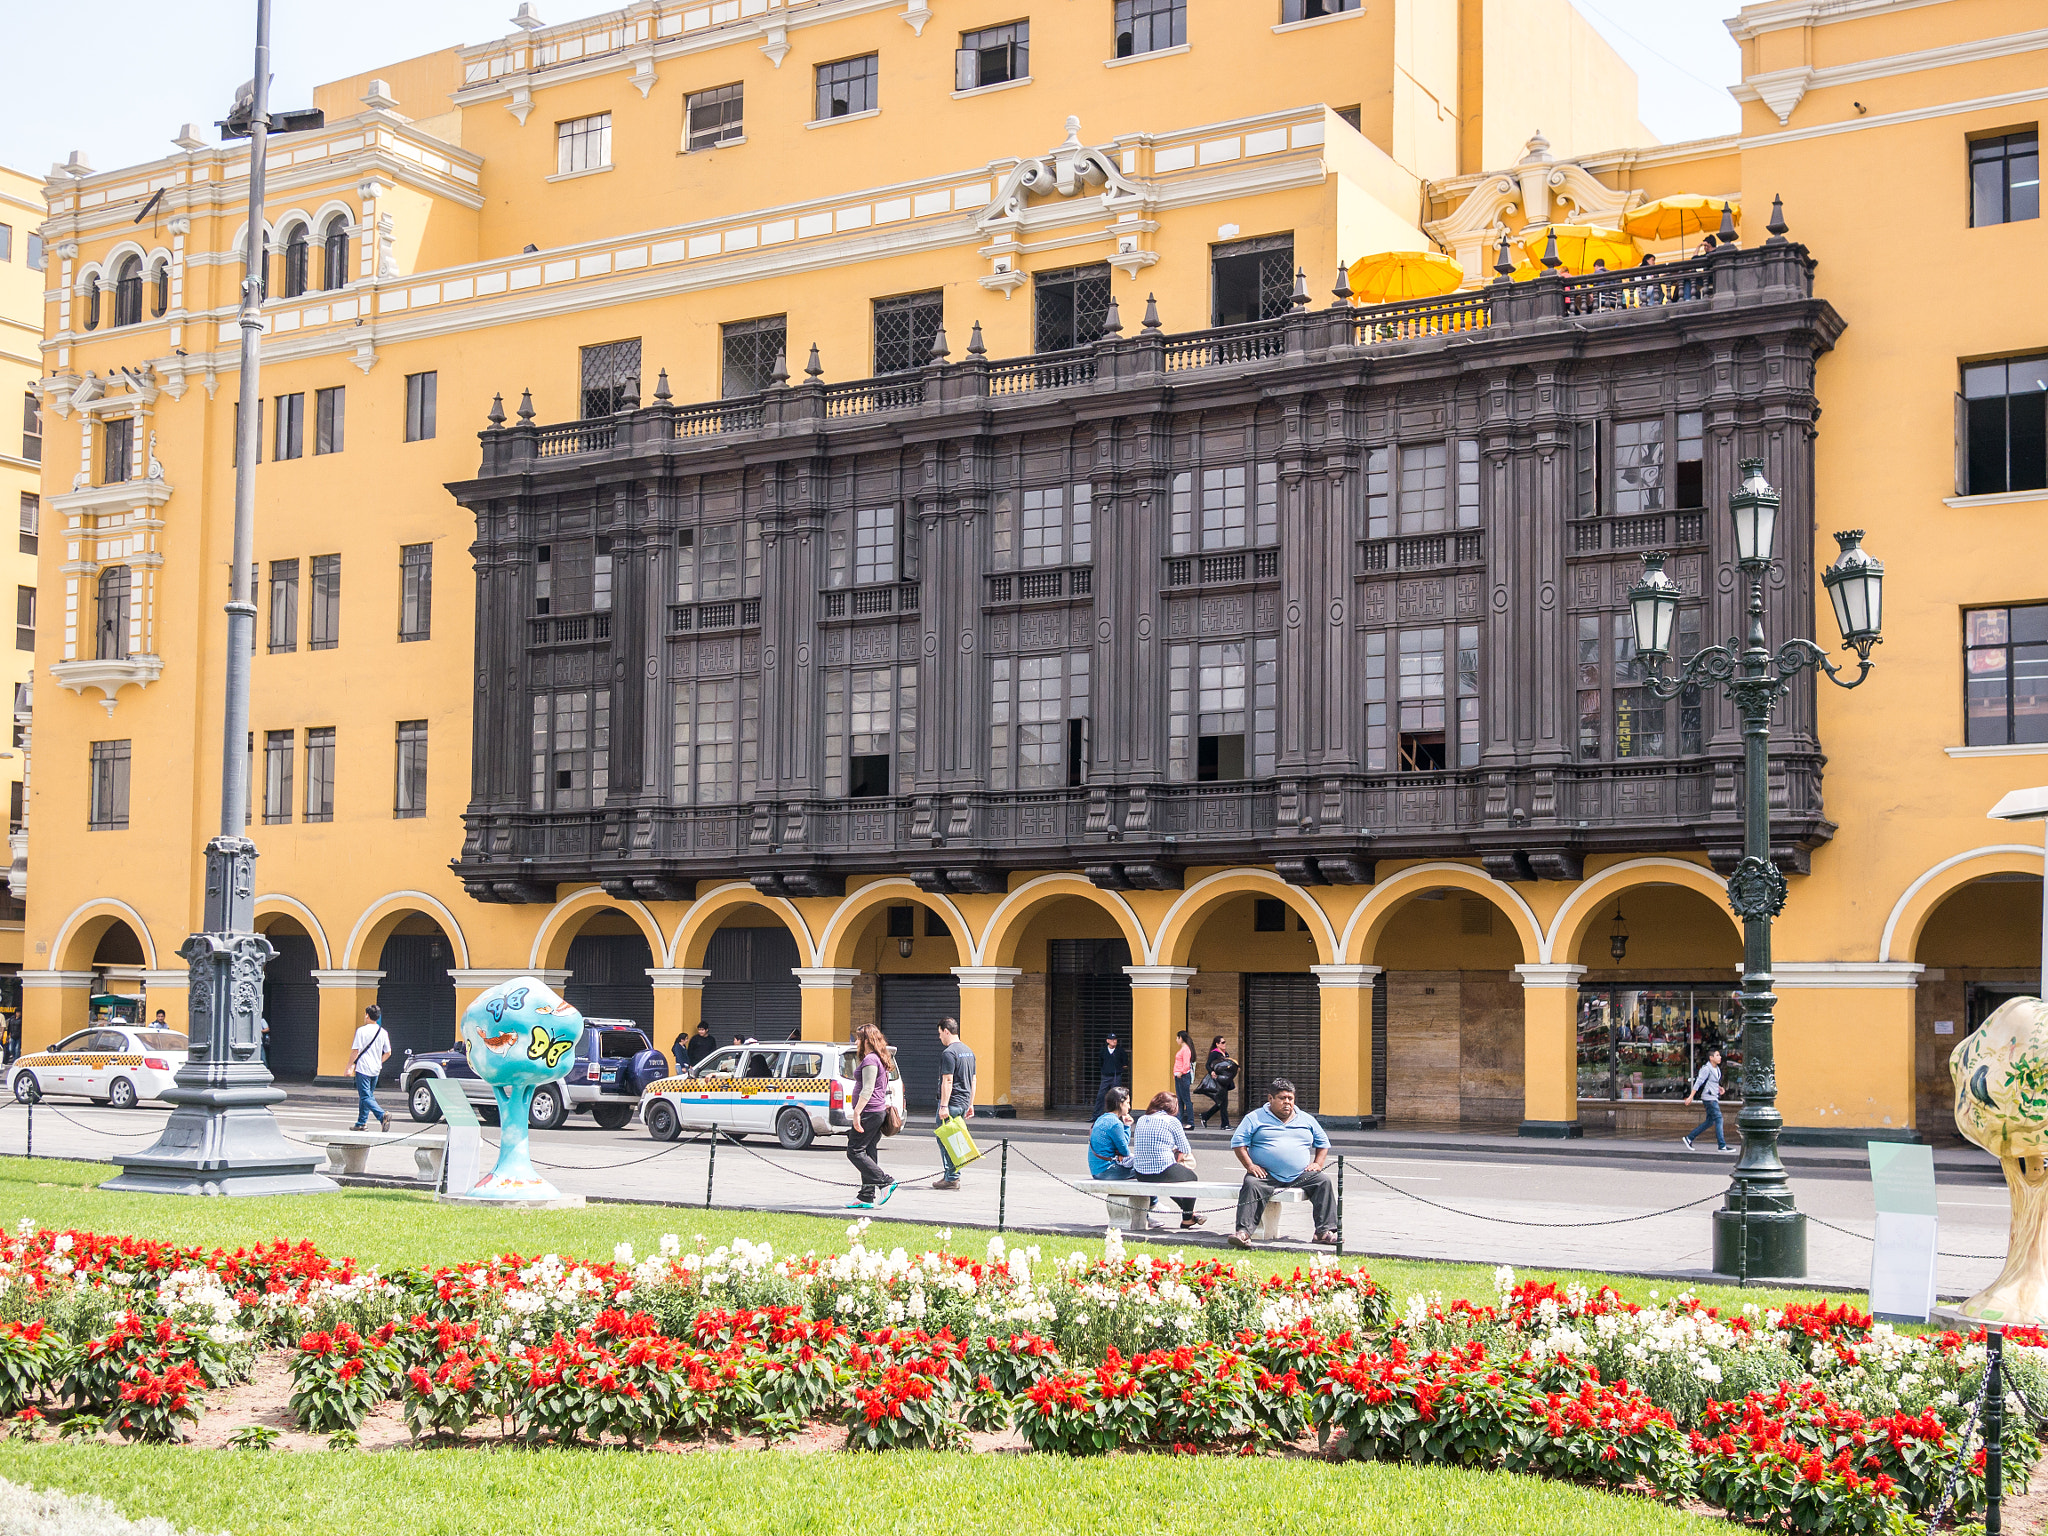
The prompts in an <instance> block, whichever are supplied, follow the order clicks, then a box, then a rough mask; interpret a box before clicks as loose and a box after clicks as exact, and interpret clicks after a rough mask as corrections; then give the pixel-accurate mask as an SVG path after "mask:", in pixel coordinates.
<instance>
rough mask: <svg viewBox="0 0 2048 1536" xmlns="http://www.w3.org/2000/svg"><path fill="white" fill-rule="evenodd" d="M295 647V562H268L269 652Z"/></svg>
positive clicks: (290, 649)
mask: <svg viewBox="0 0 2048 1536" xmlns="http://www.w3.org/2000/svg"><path fill="white" fill-rule="evenodd" d="M298 648H299V562H298V561H296V560H273V561H271V562H270V653H271V655H273V656H275V655H278V654H280V653H281V652H285V651H296V650H297V649H298Z"/></svg>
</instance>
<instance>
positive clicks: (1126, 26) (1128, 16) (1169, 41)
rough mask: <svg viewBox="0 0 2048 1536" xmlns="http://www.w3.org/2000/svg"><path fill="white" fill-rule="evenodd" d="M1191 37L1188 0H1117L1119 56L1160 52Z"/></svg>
mask: <svg viewBox="0 0 2048 1536" xmlns="http://www.w3.org/2000/svg"><path fill="white" fill-rule="evenodd" d="M1187 40H1188V0H1116V56H1117V57H1118V58H1120V59H1128V58H1130V57H1132V56H1133V55H1135V54H1140V53H1157V52H1158V51H1159V50H1160V49H1162V48H1178V47H1179V46H1180V45H1181V44H1182V43H1185V42H1186V41H1187Z"/></svg>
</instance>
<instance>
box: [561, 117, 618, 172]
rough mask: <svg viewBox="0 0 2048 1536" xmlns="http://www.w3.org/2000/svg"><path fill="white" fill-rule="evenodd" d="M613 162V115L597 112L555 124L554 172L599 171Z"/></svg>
mask: <svg viewBox="0 0 2048 1536" xmlns="http://www.w3.org/2000/svg"><path fill="white" fill-rule="evenodd" d="M611 163H612V115H611V113H609V112H599V113H595V114H594V115H592V116H590V117H573V118H571V119H569V121H567V122H565V123H557V124H555V174H556V175H557V176H573V175H575V174H576V172H578V171H599V170H603V169H604V168H605V167H606V166H608V165H610V164H611Z"/></svg>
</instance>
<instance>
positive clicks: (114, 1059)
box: [15, 1051, 142, 1072]
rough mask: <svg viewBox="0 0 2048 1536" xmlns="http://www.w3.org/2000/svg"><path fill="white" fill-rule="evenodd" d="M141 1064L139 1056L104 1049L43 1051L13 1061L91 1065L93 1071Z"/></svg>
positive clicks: (36, 1064)
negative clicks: (113, 1052)
mask: <svg viewBox="0 0 2048 1536" xmlns="http://www.w3.org/2000/svg"><path fill="white" fill-rule="evenodd" d="M141 1065H142V1058H141V1057H140V1056H130V1055H127V1054H126V1053H123V1054H121V1055H118V1056H116V1055H113V1054H111V1053H109V1052H106V1051H62V1052H59V1051H45V1052H43V1053H42V1054H40V1055H37V1056H24V1057H22V1058H21V1060H19V1061H17V1062H16V1063H15V1066H17V1067H91V1068H92V1069H93V1070H94V1071H95V1072H97V1071H98V1070H99V1069H100V1068H102V1067H139V1066H141Z"/></svg>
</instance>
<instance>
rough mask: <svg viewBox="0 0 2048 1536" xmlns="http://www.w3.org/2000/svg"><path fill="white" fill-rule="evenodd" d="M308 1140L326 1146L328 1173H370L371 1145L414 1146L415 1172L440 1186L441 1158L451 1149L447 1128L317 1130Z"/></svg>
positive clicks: (428, 1182)
mask: <svg viewBox="0 0 2048 1536" xmlns="http://www.w3.org/2000/svg"><path fill="white" fill-rule="evenodd" d="M422 1138H424V1139H422ZM306 1140H307V1141H308V1142H310V1143H311V1144H312V1145H314V1146H316V1147H324V1148H325V1149H326V1151H327V1171H328V1172H329V1173H367V1172H368V1171H369V1167H370V1148H372V1147H411V1148H412V1157H413V1166H414V1168H415V1169H416V1170H417V1173H416V1175H415V1176H416V1177H417V1178H418V1180H419V1182H420V1183H422V1184H425V1185H428V1186H429V1187H432V1188H439V1187H440V1183H441V1159H442V1157H444V1156H445V1155H446V1154H447V1151H448V1133H447V1132H446V1131H445V1130H438V1131H426V1130H419V1131H413V1132H410V1133H407V1134H402V1135H392V1134H389V1133H387V1132H384V1131H315V1132H313V1134H312V1135H310V1136H308V1137H307V1138H306Z"/></svg>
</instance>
